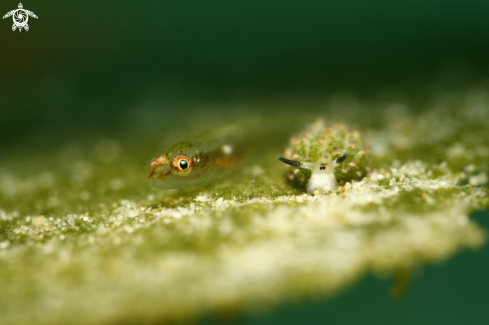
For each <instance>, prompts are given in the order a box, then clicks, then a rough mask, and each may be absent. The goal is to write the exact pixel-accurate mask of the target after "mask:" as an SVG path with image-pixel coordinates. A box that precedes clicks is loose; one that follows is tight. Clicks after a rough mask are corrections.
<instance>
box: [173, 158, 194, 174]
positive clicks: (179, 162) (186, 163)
mask: <svg viewBox="0 0 489 325" xmlns="http://www.w3.org/2000/svg"><path fill="white" fill-rule="evenodd" d="M171 165H172V167H173V169H174V171H176V172H177V173H178V174H180V175H186V174H187V173H188V172H190V169H191V167H192V159H190V158H189V157H188V156H185V155H179V156H176V157H175V158H173V159H172V161H171Z"/></svg>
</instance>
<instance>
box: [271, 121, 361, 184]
mask: <svg viewBox="0 0 489 325" xmlns="http://www.w3.org/2000/svg"><path fill="white" fill-rule="evenodd" d="M285 156H287V157H290V158H292V159H289V158H284V157H280V156H279V157H277V158H278V159H279V160H280V161H282V162H284V163H285V164H287V165H290V166H292V168H290V169H289V170H288V175H287V177H288V178H289V180H290V181H291V182H292V183H294V184H295V185H297V186H299V187H305V188H306V190H307V192H309V193H314V192H315V191H316V190H317V191H319V192H323V193H328V192H329V191H331V190H334V189H335V188H336V186H337V184H338V183H340V184H344V183H346V182H351V181H354V180H360V179H362V178H363V177H364V176H365V175H366V173H367V171H368V170H369V166H368V162H369V149H368V148H366V147H365V144H364V141H363V138H362V135H361V133H360V132H359V131H358V130H355V129H351V128H350V127H348V126H347V125H345V124H341V123H336V124H331V125H326V124H325V123H324V121H323V120H322V119H318V120H317V121H316V122H314V123H313V124H311V125H310V126H309V127H308V128H307V129H306V130H305V132H304V133H302V134H300V135H297V136H293V137H292V138H290V141H289V145H288V147H287V149H286V150H285Z"/></svg>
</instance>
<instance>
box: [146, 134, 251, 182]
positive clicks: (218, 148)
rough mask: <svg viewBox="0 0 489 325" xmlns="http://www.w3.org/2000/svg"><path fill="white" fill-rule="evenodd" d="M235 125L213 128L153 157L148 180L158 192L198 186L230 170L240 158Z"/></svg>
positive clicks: (238, 139)
mask: <svg viewBox="0 0 489 325" xmlns="http://www.w3.org/2000/svg"><path fill="white" fill-rule="evenodd" d="M240 140H241V136H240V132H239V130H237V129H236V125H228V126H225V127H220V128H215V129H212V130H207V131H205V132H202V133H199V134H197V135H196V136H194V137H192V138H190V139H188V140H186V141H183V142H180V143H178V144H176V145H173V146H172V147H170V148H169V149H168V150H166V152H165V153H164V154H161V155H159V156H157V157H155V158H154V159H153V160H152V161H151V163H150V166H149V175H148V179H149V180H150V183H151V186H152V187H153V188H155V189H159V190H167V189H178V188H186V187H193V186H198V185H202V184H204V183H207V182H208V181H211V180H213V179H215V178H216V177H218V176H219V175H221V174H222V173H223V172H224V171H225V170H226V169H229V168H230V167H232V166H234V165H235V164H236V162H237V161H238V160H239V158H240V155H241V149H240Z"/></svg>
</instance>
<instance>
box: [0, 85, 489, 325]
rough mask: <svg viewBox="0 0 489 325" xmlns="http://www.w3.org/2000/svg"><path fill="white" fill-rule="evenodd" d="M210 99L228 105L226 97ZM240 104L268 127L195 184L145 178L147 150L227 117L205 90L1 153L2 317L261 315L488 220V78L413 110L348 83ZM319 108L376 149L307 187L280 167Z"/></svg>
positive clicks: (389, 269)
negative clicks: (325, 184) (203, 101)
mask: <svg viewBox="0 0 489 325" xmlns="http://www.w3.org/2000/svg"><path fill="white" fill-rule="evenodd" d="M162 105H163V104H162ZM212 105H213V107H214V109H215V110H216V112H224V111H225V107H226V106H227V105H228V103H212ZM248 105H249V106H253V108H252V109H248V112H251V113H256V112H263V111H268V112H269V114H267V115H263V116H262V118H261V121H260V123H262V124H260V126H259V127H257V129H258V128H259V129H260V130H262V131H261V134H260V137H261V139H262V141H259V142H258V141H256V140H251V141H252V142H251V143H248V144H249V145H251V146H252V147H256V149H257V152H256V153H254V156H253V159H249V160H245V161H244V163H243V164H241V165H238V166H237V167H236V168H235V169H234V170H233V172H231V173H229V174H228V175H226V176H225V177H222V178H217V179H216V180H215V181H212V182H209V183H207V184H203V185H202V186H195V187H191V188H187V189H170V190H164V191H158V190H155V189H152V188H151V187H150V184H149V182H148V179H147V178H148V166H149V163H150V161H151V159H152V158H153V157H155V156H157V155H159V154H161V153H162V152H165V150H166V149H167V148H170V147H171V146H172V145H175V144H177V143H180V142H181V141H183V140H185V139H187V138H189V137H192V136H193V135H195V134H199V132H201V131H204V130H206V129H209V128H210V129H213V128H216V127H219V125H226V123H228V122H227V121H226V119H223V120H222V121H218V122H216V120H215V119H213V118H210V117H208V114H207V112H206V114H204V113H202V111H201V110H199V108H200V107H201V106H199V105H196V106H192V104H188V107H186V110H187V111H188V112H193V118H188V116H190V115H188V116H185V118H183V117H180V118H178V117H174V118H172V119H171V121H168V119H163V118H158V117H155V115H152V114H147V113H148V110H146V111H145V110H144V109H143V110H142V111H143V112H145V114H144V115H145V116H140V115H138V116H139V117H140V119H139V120H138V119H134V118H133V119H131V122H132V124H131V128H130V132H127V129H124V131H123V132H120V133H117V132H113V133H110V134H109V135H108V134H104V133H103V132H93V133H86V134H81V135H78V136H76V137H68V138H67V139H65V140H59V141H56V142H50V144H49V145H46V146H41V147H39V146H38V148H36V146H35V145H33V144H36V143H40V141H47V140H43V139H40V140H35V139H33V140H32V141H28V142H24V143H21V144H19V145H18V146H17V147H16V148H15V149H11V150H10V151H6V152H5V153H4V154H3V155H2V157H1V160H0V281H1V287H2V294H1V295H0V314H1V315H2V322H5V323H6V324H25V323H35V324H64V323H74V324H93V323H107V322H112V323H118V322H120V323H124V322H143V323H144V322H146V323H148V322H149V323H157V322H166V321H170V320H172V321H185V320H192V319H196V318H198V317H200V316H201V315H203V314H206V313H216V314H247V313H254V312H256V311H258V310H267V309H269V308H272V307H273V306H278V305H281V304H283V303H286V302H291V301H298V300H300V299H304V298H311V297H331V298H333V297H335V296H336V295H338V294H340V293H341V292H342V291H343V290H344V289H345V288H347V287H348V286H352V285H353V284H354V283H355V282H357V281H359V280H360V279H362V278H364V277H365V276H366V275H374V276H380V277H385V276H393V277H397V276H398V275H399V274H402V273H403V272H416V270H418V269H420V268H423V267H425V266H427V265H432V264H437V263H440V262H442V261H444V260H447V259H449V258H450V257H452V256H453V255H454V254H456V253H457V252H459V251H460V250H463V249H475V248H479V247H481V246H482V245H483V244H484V242H485V240H486V232H485V230H484V229H483V228H481V227H480V226H479V225H478V224H477V223H476V222H474V221H473V220H472V219H471V218H470V217H469V215H470V214H471V213H472V212H474V211H477V210H479V209H484V208H485V207H487V206H488V201H489V197H488V188H487V183H488V174H487V171H488V167H489V166H488V163H487V162H488V156H489V131H488V129H487V128H486V122H485V121H487V120H489V110H488V109H487V107H488V106H489V93H488V92H487V91H485V88H484V87H483V86H481V87H474V88H472V89H469V90H464V91H459V92H452V93H444V92H434V93H433V94H432V96H431V97H430V99H429V100H427V101H426V102H425V108H423V109H421V110H420V109H413V108H412V107H410V104H409V102H408V101H403V100H402V98H400V99H398V100H396V101H392V100H376V101H373V100H366V99H362V98H356V97H355V96H353V95H344V94H336V95H335V94H333V95H331V96H326V97H321V96H318V97H317V98H315V99H314V100H311V99H310V98H309V97H300V96H299V97H297V98H295V99H294V100H293V101H286V102H285V103H284V101H283V100H275V101H273V100H270V101H262V102H254V103H252V105H251V104H248ZM199 111H200V112H201V113H199ZM298 111H300V112H301V114H299V115H298V114H297V112H298ZM277 112H281V114H277ZM199 114H200V115H199ZM218 115H219V114H218ZM146 116H149V117H150V118H152V119H147V118H146ZM206 116H207V118H206ZM318 117H320V118H322V119H323V120H324V121H325V123H328V122H331V123H336V122H339V123H345V125H350V126H352V127H354V128H355V129H358V130H360V132H361V133H362V135H363V136H364V137H365V143H366V144H367V146H368V147H369V151H370V155H371V162H370V166H369V169H368V173H367V174H366V176H365V177H364V178H361V179H352V180H351V181H342V182H338V186H337V187H335V188H334V189H331V191H329V192H327V193H320V192H317V193H316V192H314V193H312V194H311V193H307V189H306V188H305V187H303V186H301V184H297V183H294V182H290V179H289V178H288V175H289V174H290V168H289V167H287V166H284V164H283V163H282V162H280V161H278V160H277V159H276V157H277V155H283V154H284V151H285V150H286V147H287V144H288V142H289V138H290V137H292V136H295V135H297V134H301V132H307V128H308V127H310V125H313V124H311V123H313V122H314V121H315V120H316V119H317V118H318ZM249 131H250V132H254V130H253V129H252V128H251V129H249ZM251 139H253V137H251ZM36 141H38V142H36ZM348 163H351V162H350V161H348ZM408 290H409V289H408ZM401 291H403V290H401ZM400 294H401V295H402V292H401V293H400Z"/></svg>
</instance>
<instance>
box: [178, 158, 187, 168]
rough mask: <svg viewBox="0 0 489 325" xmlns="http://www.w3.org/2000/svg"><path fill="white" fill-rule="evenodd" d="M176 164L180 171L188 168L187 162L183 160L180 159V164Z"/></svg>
mask: <svg viewBox="0 0 489 325" xmlns="http://www.w3.org/2000/svg"><path fill="white" fill-rule="evenodd" d="M178 164H179V166H180V168H181V169H182V170H185V169H187V168H188V162H187V161H186V160H185V159H180V162H179V163H178Z"/></svg>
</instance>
